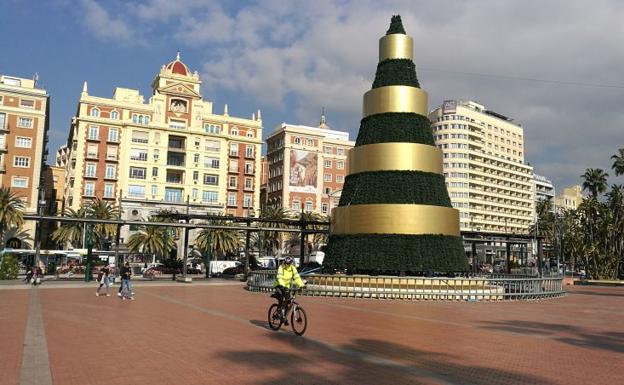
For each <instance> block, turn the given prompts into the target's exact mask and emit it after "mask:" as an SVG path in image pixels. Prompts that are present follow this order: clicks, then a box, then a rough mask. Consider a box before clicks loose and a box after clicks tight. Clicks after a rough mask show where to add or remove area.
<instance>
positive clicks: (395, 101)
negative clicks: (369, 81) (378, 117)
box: [363, 86, 429, 118]
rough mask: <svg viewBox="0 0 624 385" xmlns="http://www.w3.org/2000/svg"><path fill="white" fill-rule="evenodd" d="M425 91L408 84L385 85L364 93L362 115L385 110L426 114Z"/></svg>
mask: <svg viewBox="0 0 624 385" xmlns="http://www.w3.org/2000/svg"><path fill="white" fill-rule="evenodd" d="M427 103H428V97H427V93H426V92H425V91H423V90H421V89H420V88H416V87H410V86H385V87H379V88H374V89H372V90H370V91H368V92H366V93H365V94H364V103H363V117H364V118H365V117H367V116H370V115H375V114H382V113H385V112H413V113H416V114H419V115H423V116H427V113H428V112H429V111H427V105H428V104H427Z"/></svg>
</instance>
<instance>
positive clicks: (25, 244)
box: [0, 227, 32, 249]
mask: <svg viewBox="0 0 624 385" xmlns="http://www.w3.org/2000/svg"><path fill="white" fill-rule="evenodd" d="M1 237H2V239H1V240H0V242H2V243H1V245H2V247H4V246H5V245H6V244H7V242H8V241H9V240H10V239H14V238H17V239H19V240H20V241H22V247H21V248H22V249H32V238H31V237H30V234H29V233H28V231H25V230H24V229H22V228H21V227H11V228H8V229H5V231H4V232H3V233H2V235H1Z"/></svg>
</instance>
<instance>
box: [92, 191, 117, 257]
mask: <svg viewBox="0 0 624 385" xmlns="http://www.w3.org/2000/svg"><path fill="white" fill-rule="evenodd" d="M85 210H86V214H87V218H95V219H118V218H119V208H118V207H117V206H116V205H115V204H114V203H113V204H111V203H110V202H108V201H105V200H102V199H100V198H94V199H93V200H91V202H89V203H88V204H87V207H86V208H85ZM92 231H93V234H94V235H95V238H96V239H95V240H96V242H97V245H98V248H100V249H102V248H103V246H104V242H105V240H106V239H107V238H108V237H112V236H113V235H115V232H116V231H117V225H116V224H113V223H96V224H95V225H94V226H93V230H92Z"/></svg>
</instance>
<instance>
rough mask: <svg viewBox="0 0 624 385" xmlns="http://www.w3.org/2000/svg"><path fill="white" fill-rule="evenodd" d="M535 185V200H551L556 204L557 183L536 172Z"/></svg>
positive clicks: (534, 176)
mask: <svg viewBox="0 0 624 385" xmlns="http://www.w3.org/2000/svg"><path fill="white" fill-rule="evenodd" d="M533 185H534V189H535V202H536V203H537V202H538V201H543V200H549V201H551V202H552V203H553V205H554V203H555V202H554V200H555V185H554V184H553V182H552V181H550V179H548V178H546V177H545V176H542V175H538V174H534V175H533Z"/></svg>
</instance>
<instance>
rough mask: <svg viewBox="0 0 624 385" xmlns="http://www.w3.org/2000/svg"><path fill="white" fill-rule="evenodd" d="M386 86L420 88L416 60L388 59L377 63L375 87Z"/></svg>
mask: <svg viewBox="0 0 624 385" xmlns="http://www.w3.org/2000/svg"><path fill="white" fill-rule="evenodd" d="M384 86H410V87H416V88H420V84H418V77H417V76H416V66H415V65H414V62H413V61H412V60H411V59H386V60H384V61H382V62H380V63H379V64H377V72H376V73H375V81H374V82H373V88H378V87H384Z"/></svg>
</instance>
